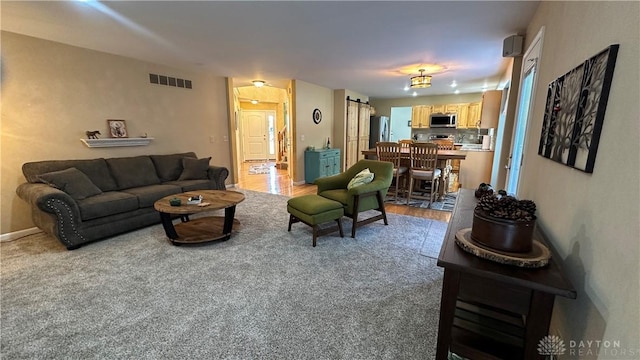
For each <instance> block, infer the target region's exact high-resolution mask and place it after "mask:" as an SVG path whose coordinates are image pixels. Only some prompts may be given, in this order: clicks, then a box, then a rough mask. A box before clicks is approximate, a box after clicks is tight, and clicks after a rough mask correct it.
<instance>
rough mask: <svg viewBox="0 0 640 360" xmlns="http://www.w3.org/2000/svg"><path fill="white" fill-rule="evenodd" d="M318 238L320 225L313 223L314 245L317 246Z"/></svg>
mask: <svg viewBox="0 0 640 360" xmlns="http://www.w3.org/2000/svg"><path fill="white" fill-rule="evenodd" d="M317 239H318V225H313V247H316V241H317Z"/></svg>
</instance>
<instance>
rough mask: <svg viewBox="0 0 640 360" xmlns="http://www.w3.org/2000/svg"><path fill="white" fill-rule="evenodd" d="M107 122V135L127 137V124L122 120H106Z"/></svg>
mask: <svg viewBox="0 0 640 360" xmlns="http://www.w3.org/2000/svg"><path fill="white" fill-rule="evenodd" d="M107 124H108V125H109V135H111V137H112V138H126V137H129V135H128V134H127V124H126V123H125V121H124V120H107Z"/></svg>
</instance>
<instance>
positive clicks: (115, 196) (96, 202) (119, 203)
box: [78, 191, 138, 221]
mask: <svg viewBox="0 0 640 360" xmlns="http://www.w3.org/2000/svg"><path fill="white" fill-rule="evenodd" d="M78 207H79V208H80V217H81V218H82V220H84V221H86V220H91V219H96V218H100V217H103V216H109V215H114V214H120V213H123V212H127V211H132V210H136V209H137V208H138V197H137V196H135V195H133V194H127V193H124V192H120V191H108V192H104V193H102V194H100V195H96V196H92V197H90V198H86V199H84V200H78Z"/></svg>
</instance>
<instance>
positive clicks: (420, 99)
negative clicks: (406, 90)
mask: <svg viewBox="0 0 640 360" xmlns="http://www.w3.org/2000/svg"><path fill="white" fill-rule="evenodd" d="M478 101H482V93H471V94H458V95H455V94H452V95H433V96H416V97H407V98H398V99H376V98H371V99H370V101H369V103H370V104H371V106H373V107H375V108H376V115H384V116H391V108H392V107H404V106H414V105H439V104H464V103H471V102H478Z"/></svg>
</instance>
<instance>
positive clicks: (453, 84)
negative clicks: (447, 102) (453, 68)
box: [451, 80, 458, 88]
mask: <svg viewBox="0 0 640 360" xmlns="http://www.w3.org/2000/svg"><path fill="white" fill-rule="evenodd" d="M456 86H458V84H457V83H456V81H455V80H453V81H452V82H451V87H452V88H454V87H456Z"/></svg>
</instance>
